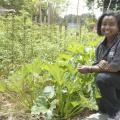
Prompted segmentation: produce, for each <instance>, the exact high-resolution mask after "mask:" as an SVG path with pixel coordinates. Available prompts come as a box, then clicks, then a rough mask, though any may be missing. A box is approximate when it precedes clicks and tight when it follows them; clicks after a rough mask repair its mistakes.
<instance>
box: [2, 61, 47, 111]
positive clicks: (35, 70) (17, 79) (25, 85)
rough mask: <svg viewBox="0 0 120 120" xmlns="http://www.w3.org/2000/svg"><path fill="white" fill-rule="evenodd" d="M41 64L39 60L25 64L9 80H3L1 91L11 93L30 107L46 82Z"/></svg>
mask: <svg viewBox="0 0 120 120" xmlns="http://www.w3.org/2000/svg"><path fill="white" fill-rule="evenodd" d="M41 66H42V63H40V61H38V60H36V61H35V62H34V63H33V64H28V65H25V66H24V67H22V68H21V69H20V70H19V71H17V72H16V73H14V74H13V75H11V76H10V77H9V78H8V80H6V81H5V82H3V81H1V83H2V84H1V87H0V91H2V92H5V93H8V94H10V98H11V99H12V100H13V101H14V102H16V103H18V104H20V105H22V106H24V107H26V108H27V109H30V108H31V107H32V105H33V101H34V100H35V99H36V97H37V96H38V95H39V93H40V91H41V89H42V88H43V87H44V83H45V82H46V80H44V78H43V77H42V76H40V74H41V71H42V70H41ZM3 83H4V86H3Z"/></svg>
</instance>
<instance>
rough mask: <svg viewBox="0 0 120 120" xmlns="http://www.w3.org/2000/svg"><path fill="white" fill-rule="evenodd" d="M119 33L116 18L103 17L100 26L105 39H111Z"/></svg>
mask: <svg viewBox="0 0 120 120" xmlns="http://www.w3.org/2000/svg"><path fill="white" fill-rule="evenodd" d="M118 32H119V29H118V25H117V21H116V18H115V17H114V16H105V17H104V18H103V20H102V24H101V33H102V34H103V35H105V36H106V37H109V38H112V37H113V36H114V35H116V34H117V33H118Z"/></svg>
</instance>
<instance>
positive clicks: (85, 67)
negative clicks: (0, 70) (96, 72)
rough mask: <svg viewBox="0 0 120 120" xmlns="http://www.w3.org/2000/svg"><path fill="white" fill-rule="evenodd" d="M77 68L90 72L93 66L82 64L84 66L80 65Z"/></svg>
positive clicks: (83, 71)
mask: <svg viewBox="0 0 120 120" xmlns="http://www.w3.org/2000/svg"><path fill="white" fill-rule="evenodd" d="M77 69H78V71H79V72H80V73H89V72H90V69H91V66H85V65H82V66H79V67H78V68H77Z"/></svg>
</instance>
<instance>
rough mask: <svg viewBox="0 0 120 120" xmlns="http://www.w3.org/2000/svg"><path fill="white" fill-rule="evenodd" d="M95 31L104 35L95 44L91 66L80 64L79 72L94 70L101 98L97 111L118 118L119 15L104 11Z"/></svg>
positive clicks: (114, 119)
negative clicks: (96, 44) (93, 59)
mask: <svg viewBox="0 0 120 120" xmlns="http://www.w3.org/2000/svg"><path fill="white" fill-rule="evenodd" d="M97 33H98V35H100V36H105V38H104V40H103V41H102V42H101V43H100V44H99V45H98V46H97V48H96V51H95V56H96V57H95V61H94V64H93V65H92V66H85V65H83V66H80V67H78V71H79V72H81V73H91V72H96V73H97V76H96V78H95V81H96V84H97V86H98V88H99V90H100V93H101V96H102V97H101V98H100V100H99V101H97V103H98V107H99V111H100V112H102V113H105V114H108V115H109V118H108V120H120V116H119V113H120V112H119V111H120V99H119V95H118V93H119V89H120V72H119V71H120V16H119V15H118V14H116V13H104V14H103V15H102V16H101V17H100V18H99V20H98V24H97Z"/></svg>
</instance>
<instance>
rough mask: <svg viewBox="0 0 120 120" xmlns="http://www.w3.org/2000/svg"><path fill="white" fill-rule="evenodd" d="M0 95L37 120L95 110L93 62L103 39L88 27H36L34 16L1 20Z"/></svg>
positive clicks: (63, 119)
mask: <svg viewBox="0 0 120 120" xmlns="http://www.w3.org/2000/svg"><path fill="white" fill-rule="evenodd" d="M0 23H1V24H0V46H1V47H0V61H1V62H0V92H1V94H4V95H7V96H8V95H9V100H10V101H13V102H14V103H16V104H17V105H18V106H22V107H23V109H25V110H26V111H27V112H29V113H31V114H32V115H34V117H35V118H39V117H40V116H44V117H45V118H46V119H47V120H67V119H69V118H70V119H71V118H73V117H75V116H76V115H79V114H80V113H82V112H83V111H84V110H85V109H86V108H87V109H90V110H96V109H97V107H96V102H95V98H96V97H99V94H98V92H97V89H96V87H95V84H94V74H87V75H84V74H80V73H78V71H77V66H78V64H79V65H82V64H92V62H93V59H94V48H95V46H96V44H97V43H98V41H99V38H98V37H97V36H96V35H95V33H92V32H91V31H88V29H87V28H86V27H84V26H82V28H81V33H80V34H76V33H79V30H75V29H72V30H71V29H69V30H66V29H65V27H64V26H62V27H61V26H59V25H47V24H46V25H41V24H38V23H33V22H32V20H31V18H30V16H27V15H25V14H23V15H21V16H16V15H14V14H10V15H7V16H1V17H0Z"/></svg>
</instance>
